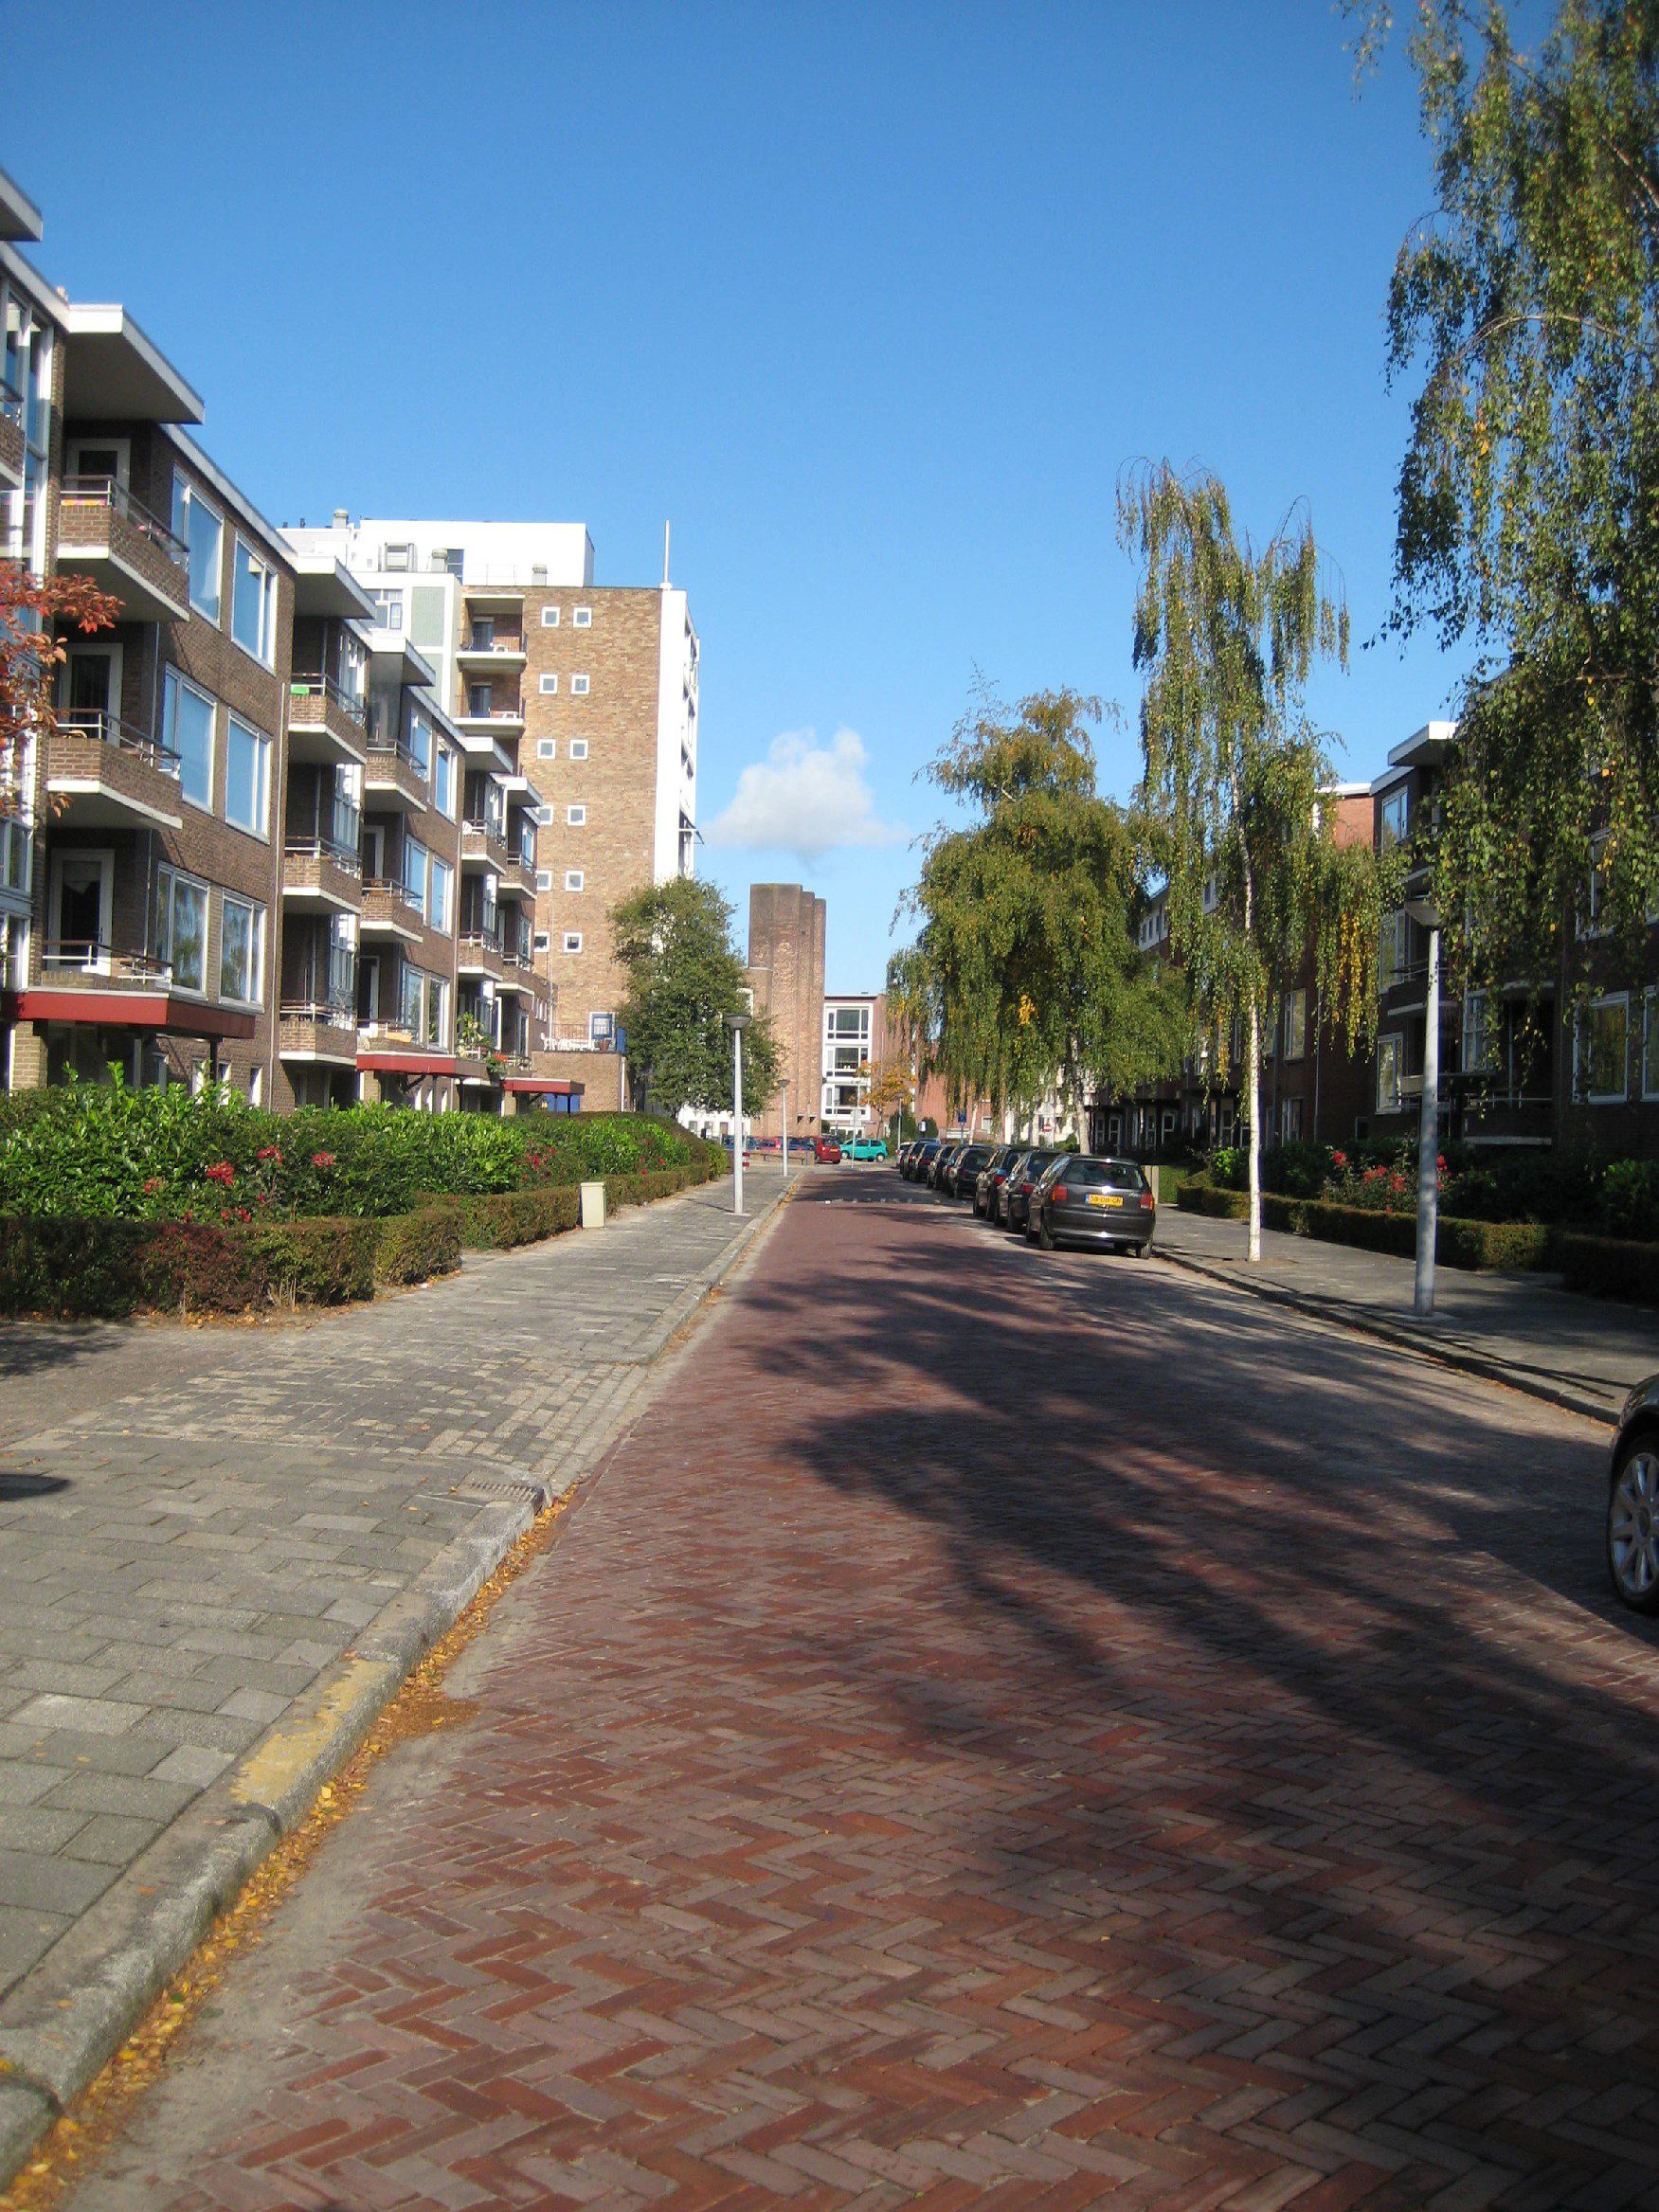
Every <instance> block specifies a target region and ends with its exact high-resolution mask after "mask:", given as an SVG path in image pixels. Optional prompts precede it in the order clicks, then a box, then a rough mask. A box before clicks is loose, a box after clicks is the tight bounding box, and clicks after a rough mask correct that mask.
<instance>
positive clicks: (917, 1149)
mask: <svg viewBox="0 0 1659 2212" xmlns="http://www.w3.org/2000/svg"><path fill="white" fill-rule="evenodd" d="M939 1150H940V1142H939V1139H938V1138H937V1137H920V1138H918V1139H917V1140H916V1143H915V1146H914V1148H913V1150H912V1151H911V1159H910V1165H909V1166H908V1167H907V1168H906V1169H905V1170H904V1176H905V1180H906V1181H907V1182H911V1183H919V1182H924V1181H926V1179H927V1175H928V1170H929V1167H931V1166H932V1164H933V1161H934V1160H935V1159H936V1158H937V1157H938V1154H939Z"/></svg>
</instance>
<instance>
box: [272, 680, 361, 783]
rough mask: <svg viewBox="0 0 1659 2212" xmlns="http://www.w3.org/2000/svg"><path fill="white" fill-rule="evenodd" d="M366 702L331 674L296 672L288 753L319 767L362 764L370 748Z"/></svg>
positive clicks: (291, 688) (290, 696) (290, 694)
mask: <svg viewBox="0 0 1659 2212" xmlns="http://www.w3.org/2000/svg"><path fill="white" fill-rule="evenodd" d="M364 712H365V710H364V706H363V702H362V700H361V699H354V698H353V697H352V694H351V692H347V691H344V690H342V688H341V687H340V685H339V684H337V683H336V682H335V681H334V677H333V676H332V675H297V676H296V677H295V678H294V680H293V681H292V683H290V685H289V686H288V756H289V758H290V759H291V760H296V761H312V762H315V763H316V764H317V765H318V766H319V767H345V768H351V767H361V766H362V765H363V760H364V755H365V754H366V753H367V751H368V749H369V731H368V728H367V727H366V725H365V719H364Z"/></svg>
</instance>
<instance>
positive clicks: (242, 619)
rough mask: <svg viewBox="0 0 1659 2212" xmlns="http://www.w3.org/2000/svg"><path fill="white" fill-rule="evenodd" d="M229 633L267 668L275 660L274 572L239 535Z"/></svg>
mask: <svg viewBox="0 0 1659 2212" xmlns="http://www.w3.org/2000/svg"><path fill="white" fill-rule="evenodd" d="M230 635H231V636H232V637H233V638H235V639H236V642H237V643H238V644H239V645H241V646H242V647H243V648H244V649H245V650H246V651H247V652H249V653H251V654H252V655H253V656H254V658H255V659H256V660H262V661H263V662H264V664H265V666H266V667H267V668H269V667H270V666H271V665H272V664H273V663H274V661H275V660H276V657H277V579H276V575H275V573H274V572H273V571H272V569H271V568H270V566H268V565H267V564H266V563H265V562H264V561H261V558H260V556H259V555H258V554H257V553H256V552H255V551H254V549H253V548H252V547H251V546H249V545H248V544H246V543H245V542H244V541H243V539H242V538H238V539H237V541H236V554H235V559H234V561H233V563H232V567H231V580H230Z"/></svg>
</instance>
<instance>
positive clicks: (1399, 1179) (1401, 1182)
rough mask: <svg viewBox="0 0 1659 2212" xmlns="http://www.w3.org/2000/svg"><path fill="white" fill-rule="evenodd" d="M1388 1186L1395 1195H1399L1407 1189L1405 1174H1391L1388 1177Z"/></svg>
mask: <svg viewBox="0 0 1659 2212" xmlns="http://www.w3.org/2000/svg"><path fill="white" fill-rule="evenodd" d="M1388 1187H1389V1189H1390V1190H1391V1191H1392V1192H1393V1193H1394V1195H1395V1196H1396V1197H1398V1196H1399V1194H1400V1192H1401V1191H1403V1190H1404V1189H1405V1178H1404V1176H1402V1175H1391V1176H1390V1177H1389V1178H1388Z"/></svg>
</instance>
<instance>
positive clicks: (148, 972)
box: [41, 937, 172, 998]
mask: <svg viewBox="0 0 1659 2212" xmlns="http://www.w3.org/2000/svg"><path fill="white" fill-rule="evenodd" d="M41 982H42V984H43V986H44V987H45V988H47V989H50V990H53V991H112V990H113V991H122V992H131V991H143V992H153V993H154V994H155V995H156V996H157V997H158V998H166V997H167V995H168V993H169V992H170V991H171V989H172V970H171V967H170V966H169V965H168V963H167V962H166V961H161V960H156V959H154V958H153V956H152V955H151V954H150V953H147V952H117V951H116V950H115V948H114V946H113V945H108V944H98V943H96V942H95V941H94V940H92V939H90V938H84V937H81V938H75V937H48V938H46V939H45V942H44V943H43V944H42V945H41Z"/></svg>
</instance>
